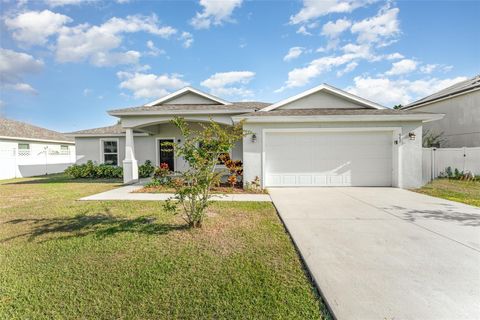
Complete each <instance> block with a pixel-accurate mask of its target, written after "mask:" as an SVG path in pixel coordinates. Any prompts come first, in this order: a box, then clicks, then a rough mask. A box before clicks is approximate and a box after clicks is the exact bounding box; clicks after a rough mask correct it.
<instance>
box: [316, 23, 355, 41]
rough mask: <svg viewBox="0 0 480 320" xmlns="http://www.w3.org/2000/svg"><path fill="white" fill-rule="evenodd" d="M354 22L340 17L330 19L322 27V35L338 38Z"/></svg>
mask: <svg viewBox="0 0 480 320" xmlns="http://www.w3.org/2000/svg"><path fill="white" fill-rule="evenodd" d="M351 25H352V22H350V21H349V20H347V19H338V20H337V21H335V22H333V21H329V22H327V23H326V24H324V25H323V28H322V35H324V36H327V37H329V38H336V37H338V36H339V35H340V34H341V33H342V32H343V31H345V30H347V29H348V28H350V26H351Z"/></svg>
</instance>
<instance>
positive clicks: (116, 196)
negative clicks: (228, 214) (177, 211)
mask: <svg viewBox="0 0 480 320" xmlns="http://www.w3.org/2000/svg"><path fill="white" fill-rule="evenodd" d="M142 187H143V185H142V184H135V185H130V186H124V187H120V188H116V189H112V190H109V191H105V192H102V193H97V194H94V195H91V196H88V197H84V198H81V199H79V200H82V201H92V200H100V201H103V200H133V201H159V200H167V199H169V198H171V197H173V194H171V193H133V191H135V190H138V189H140V188H142ZM212 200H213V201H268V202H270V201H272V200H271V199H270V196H269V195H268V194H246V193H243V194H216V195H214V196H213V197H212Z"/></svg>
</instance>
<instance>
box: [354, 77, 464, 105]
mask: <svg viewBox="0 0 480 320" xmlns="http://www.w3.org/2000/svg"><path fill="white" fill-rule="evenodd" d="M466 79H467V77H456V78H449V79H438V78H428V79H419V80H413V81H411V80H405V79H400V80H391V79H388V78H386V77H380V78H371V77H362V76H358V77H355V78H354V85H353V86H351V87H348V88H347V89H346V90H347V91H349V92H351V93H353V94H356V95H359V96H361V97H364V98H367V99H370V100H372V101H375V102H378V103H381V104H384V105H387V106H393V105H396V104H403V105H405V104H408V103H410V102H412V101H414V100H416V99H420V98H423V97H425V96H428V95H430V94H432V93H435V92H437V91H439V90H442V89H444V88H446V87H448V86H451V85H453V84H455V83H457V82H460V81H464V80H466Z"/></svg>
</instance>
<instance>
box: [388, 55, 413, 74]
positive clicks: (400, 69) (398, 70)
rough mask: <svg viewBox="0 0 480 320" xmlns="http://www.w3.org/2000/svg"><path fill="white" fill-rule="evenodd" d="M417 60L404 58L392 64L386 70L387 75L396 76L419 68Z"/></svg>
mask: <svg viewBox="0 0 480 320" xmlns="http://www.w3.org/2000/svg"><path fill="white" fill-rule="evenodd" d="M417 64H418V63H417V61H415V60H412V59H403V60H400V61H397V62H394V63H393V64H392V68H391V69H390V70H388V71H387V72H385V74H386V75H389V76H396V75H401V74H406V73H410V72H412V71H415V70H416V69H417Z"/></svg>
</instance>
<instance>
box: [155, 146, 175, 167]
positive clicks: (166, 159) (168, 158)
mask: <svg viewBox="0 0 480 320" xmlns="http://www.w3.org/2000/svg"><path fill="white" fill-rule="evenodd" d="M165 142H170V143H173V142H174V140H173V139H159V140H158V150H159V152H160V156H159V159H160V163H166V164H168V168H169V169H170V171H175V158H174V152H173V150H171V151H169V150H167V149H171V148H172V147H170V146H165V145H163V144H164V143H165Z"/></svg>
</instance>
